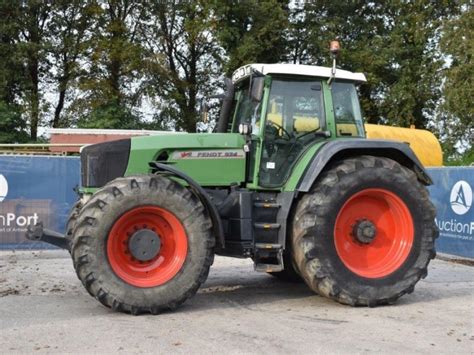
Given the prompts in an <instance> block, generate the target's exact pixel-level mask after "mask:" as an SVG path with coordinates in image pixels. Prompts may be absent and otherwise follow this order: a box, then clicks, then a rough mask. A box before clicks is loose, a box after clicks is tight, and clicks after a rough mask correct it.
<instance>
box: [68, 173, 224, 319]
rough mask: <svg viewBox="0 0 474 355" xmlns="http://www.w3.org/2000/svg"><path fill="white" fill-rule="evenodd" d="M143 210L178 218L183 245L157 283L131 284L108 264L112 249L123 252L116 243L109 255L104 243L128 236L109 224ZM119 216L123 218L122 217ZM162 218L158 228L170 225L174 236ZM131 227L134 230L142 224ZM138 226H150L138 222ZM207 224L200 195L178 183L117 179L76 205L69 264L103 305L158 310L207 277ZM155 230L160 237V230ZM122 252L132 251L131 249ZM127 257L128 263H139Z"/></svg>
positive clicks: (210, 243) (210, 252)
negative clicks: (174, 265)
mask: <svg viewBox="0 0 474 355" xmlns="http://www.w3.org/2000/svg"><path fill="white" fill-rule="evenodd" d="M146 209H157V210H160V211H161V210H163V211H166V213H167V216H174V217H170V218H175V220H176V221H179V223H180V225H181V227H180V228H182V229H180V230H181V231H182V233H181V235H182V236H185V237H184V238H185V240H186V242H185V243H187V244H186V248H184V250H185V252H184V253H185V254H184V257H183V259H182V260H183V261H182V266H180V267H179V270H178V271H176V273H174V276H172V277H171V278H170V279H169V280H167V281H165V282H164V283H162V284H156V285H148V284H147V285H146V286H143V285H137V284H133V283H131V282H129V280H126V279H125V278H124V277H122V276H118V275H119V273H118V272H117V269H114V268H113V266H112V260H113V258H114V257H115V250H118V251H117V255H118V254H120V253H122V251H121V249H120V246H119V247H118V248H116V249H110V250H113V251H112V253H113V254H114V255H113V256H111V255H110V254H111V252H110V250H109V249H108V248H109V247H110V244H109V243H112V242H113V241H114V238H115V237H114V236H113V235H115V234H120V235H122V236H123V237H125V238H127V237H130V233H128V232H127V233H118V232H117V233H114V232H113V231H114V230H115V229H113V227H114V226H117V224H120V223H125V224H126V223H129V219H128V217H127V216H128V214H129V213H134V212H133V211H135V212H136V211H138V213H137V215H138V216H141V211H142V210H146ZM131 211H132V212H131ZM121 217H124V218H122V219H121ZM134 218H135V217H134ZM136 218H140V217H136ZM147 218H149V217H147ZM159 218H162V217H159ZM159 218H158V219H159ZM163 218H164V219H166V218H165V217H163ZM163 218H162V219H163ZM122 220H123V221H122ZM148 220H149V221H151V222H150V223H154V222H153V221H156V220H157V219H156V218H151V219H150V218H149V219H148ZM120 221H122V222H120ZM139 223H142V222H139ZM147 223H148V222H147ZM160 223H163V222H160ZM164 223H165V226H164V227H163V228H164V229H168V230H171V231H172V232H170V233H171V234H170V235H171V236H174V235H175V234H173V233H175V232H174V226H173V225H172V224H166V223H167V222H164ZM127 228H128V227H127ZM130 228H131V227H130ZM133 228H135V229H134V230H135V231H136V230H137V228H141V226H138V227H137V226H135V227H133ZM143 228H151V227H147V226H146V225H145V224H143ZM211 229H212V222H211V220H210V218H209V216H208V214H207V211H206V209H205V208H204V206H203V205H202V203H201V202H200V200H199V199H198V198H197V197H196V196H195V195H194V194H192V193H191V192H190V191H189V190H188V189H187V188H185V187H183V186H182V185H180V184H179V183H177V182H175V181H173V180H170V179H168V178H166V177H162V176H157V175H140V176H132V177H126V178H118V179H115V180H113V181H112V182H110V183H108V184H107V185H105V186H104V187H103V188H101V189H100V190H98V191H97V192H96V193H95V194H94V195H93V196H92V197H91V199H90V200H89V201H88V202H87V203H86V204H85V205H84V206H83V207H82V209H81V210H80V213H79V216H78V217H77V222H76V227H75V228H74V232H73V243H72V258H73V263H74V267H75V270H76V273H77V275H78V277H79V279H80V280H81V281H82V283H83V285H84V286H85V288H86V289H87V291H88V292H89V293H90V294H91V295H92V296H93V297H95V298H96V299H97V300H99V301H100V302H101V303H102V304H103V305H105V306H107V307H110V308H112V309H113V310H114V311H120V312H125V313H131V314H134V315H137V314H142V313H151V314H158V313H161V312H163V311H166V310H171V309H175V308H176V307H177V306H179V305H180V304H182V303H183V302H184V301H185V300H186V299H188V298H190V297H191V296H193V295H194V294H195V293H196V291H197V290H198V288H199V287H200V285H201V284H202V283H203V282H204V281H205V280H206V279H207V276H208V274H209V268H210V266H211V264H212V263H213V260H214V244H215V238H214V236H213V235H212V232H211ZM160 233H161V231H160ZM157 235H158V236H160V234H157ZM173 238H174V237H173ZM129 240H130V239H129ZM120 243H121V242H120ZM120 243H119V244H120ZM123 244H126V243H125V242H124V243H123ZM166 244H168V245H172V246H173V247H172V248H177V247H176V245H178V241H175V240H171V241H169V240H168V241H166ZM165 246H166V245H165V242H163V244H162V249H161V250H164V248H165ZM124 248H126V247H124ZM130 250H131V249H130ZM124 253H125V254H131V252H130V251H128V252H127V251H125V252H124ZM160 253H161V252H160V251H158V254H157V255H156V256H155V257H156V258H157V259H155V260H158V259H159V258H161V257H162V256H161V254H160ZM120 255H122V254H120ZM134 256H135V255H134ZM130 258H131V259H130V260H131V261H130V263H132V262H134V263H142V261H139V260H137V259H134V258H132V257H130ZM173 258H174V256H173ZM173 258H170V259H169V260H173ZM116 260H117V259H116ZM120 260H121V259H120ZM124 260H125V259H124ZM127 260H128V259H127ZM122 264H124V263H122ZM122 264H119V265H122ZM125 264H126V262H125ZM116 265H117V264H116ZM115 267H116V268H117V266H115ZM145 272H146V275H145V274H144V273H145ZM150 272H151V271H150ZM158 274H159V273H158ZM140 275H141V276H140V277H143V275H145V276H144V277H145V280H144V282H147V281H148V279H146V278H147V277H148V271H141V274H140ZM142 281H143V279H140V282H142Z"/></svg>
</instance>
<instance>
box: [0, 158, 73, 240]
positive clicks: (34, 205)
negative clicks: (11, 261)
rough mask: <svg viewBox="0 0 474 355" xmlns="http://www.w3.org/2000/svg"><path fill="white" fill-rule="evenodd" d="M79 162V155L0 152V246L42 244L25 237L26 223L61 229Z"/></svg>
mask: <svg viewBox="0 0 474 355" xmlns="http://www.w3.org/2000/svg"><path fill="white" fill-rule="evenodd" d="M79 164H80V160H79V157H63V156H31V155H0V249H8V248H38V247H40V248H42V247H45V246H46V245H45V244H43V243H33V242H30V241H27V240H26V239H25V231H26V227H27V226H28V224H30V223H36V222H38V221H42V222H43V223H44V226H45V227H47V228H49V229H53V230H57V231H60V232H64V230H65V226H66V222H67V217H68V215H69V211H70V209H71V207H72V205H73V204H74V202H75V201H76V200H77V195H76V193H75V192H74V190H73V189H74V188H75V187H77V186H78V185H79V183H80V165H79ZM49 247H50V246H49Z"/></svg>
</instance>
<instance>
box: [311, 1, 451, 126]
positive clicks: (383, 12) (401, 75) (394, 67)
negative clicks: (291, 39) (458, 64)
mask: <svg viewBox="0 0 474 355" xmlns="http://www.w3.org/2000/svg"><path fill="white" fill-rule="evenodd" d="M305 10H306V14H305V18H306V27H307V28H308V29H309V31H310V36H309V43H310V44H309V45H308V52H309V53H310V54H311V57H312V58H311V59H310V60H309V62H310V63H313V64H319V65H321V64H325V65H330V61H329V52H328V49H327V46H328V43H329V41H330V40H331V39H333V38H336V37H339V38H340V40H341V42H342V46H343V50H342V53H341V56H340V59H339V63H340V65H341V66H342V67H344V68H345V69H349V70H352V71H361V72H364V73H366V74H367V79H368V82H367V83H366V84H363V85H361V86H360V96H361V103H362V107H363V110H364V112H365V115H366V119H367V121H368V122H370V123H386V124H393V125H400V126H408V125H410V124H414V125H416V126H417V127H418V128H425V127H426V126H427V124H428V122H429V121H430V119H431V117H433V115H434V112H435V108H436V104H437V102H438V100H439V98H440V90H439V88H440V85H441V81H442V77H441V76H440V70H441V67H442V65H443V58H442V57H441V56H440V55H439V52H438V51H437V50H436V43H437V41H438V40H439V38H438V36H439V29H440V26H441V24H442V21H443V20H444V19H446V18H447V17H448V15H449V14H451V13H453V12H456V11H457V6H456V3H455V2H450V1H434V2H413V1H407V0H397V1H390V2H386V1H376V2H366V1H362V0H356V1H350V2H349V1H348V2H343V3H335V2H333V1H329V0H321V1H317V2H311V3H308V4H307V5H306V7H305Z"/></svg>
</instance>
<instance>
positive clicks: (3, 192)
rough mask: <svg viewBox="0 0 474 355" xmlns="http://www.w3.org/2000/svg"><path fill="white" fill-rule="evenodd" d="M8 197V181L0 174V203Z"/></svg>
mask: <svg viewBox="0 0 474 355" xmlns="http://www.w3.org/2000/svg"><path fill="white" fill-rule="evenodd" d="M7 195H8V181H7V179H5V176H3V175H2V174H0V202H2V201H3V200H4V199H5V197H7Z"/></svg>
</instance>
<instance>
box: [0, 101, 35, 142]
mask: <svg viewBox="0 0 474 355" xmlns="http://www.w3.org/2000/svg"><path fill="white" fill-rule="evenodd" d="M28 138H29V137H28V133H27V132H26V123H25V121H24V120H22V119H21V112H20V108H19V107H18V106H14V105H9V104H7V103H6V102H4V101H0V143H25V142H27V141H28Z"/></svg>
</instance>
